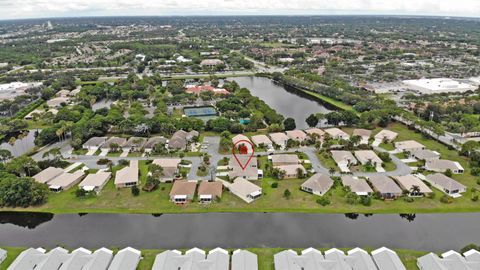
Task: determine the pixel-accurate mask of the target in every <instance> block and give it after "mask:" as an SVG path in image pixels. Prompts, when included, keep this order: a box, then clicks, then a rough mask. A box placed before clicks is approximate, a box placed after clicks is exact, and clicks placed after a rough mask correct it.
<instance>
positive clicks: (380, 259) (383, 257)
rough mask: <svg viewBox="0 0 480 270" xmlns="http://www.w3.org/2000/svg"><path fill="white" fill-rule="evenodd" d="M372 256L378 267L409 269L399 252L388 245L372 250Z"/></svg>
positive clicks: (392, 269)
mask: <svg viewBox="0 0 480 270" xmlns="http://www.w3.org/2000/svg"><path fill="white" fill-rule="evenodd" d="M372 257H373V260H374V261H375V264H376V265H377V267H378V269H388V270H407V268H405V266H404V265H403V263H402V261H401V260H400V258H399V257H398V255H397V253H396V252H395V251H393V250H391V249H388V248H386V247H382V248H379V249H376V250H374V251H372Z"/></svg>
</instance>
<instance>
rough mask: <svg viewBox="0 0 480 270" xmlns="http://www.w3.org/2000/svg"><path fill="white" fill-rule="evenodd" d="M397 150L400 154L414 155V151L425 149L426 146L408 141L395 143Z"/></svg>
mask: <svg viewBox="0 0 480 270" xmlns="http://www.w3.org/2000/svg"><path fill="white" fill-rule="evenodd" d="M395 148H396V149H397V150H398V151H399V152H408V153H412V152H414V151H418V150H423V149H425V145H423V144H421V143H419V142H417V141H414V140H408V141H401V142H396V143H395Z"/></svg>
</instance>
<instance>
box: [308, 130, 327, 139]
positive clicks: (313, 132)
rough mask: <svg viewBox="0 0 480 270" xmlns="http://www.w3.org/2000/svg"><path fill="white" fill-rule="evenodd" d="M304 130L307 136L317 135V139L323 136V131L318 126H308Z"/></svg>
mask: <svg viewBox="0 0 480 270" xmlns="http://www.w3.org/2000/svg"><path fill="white" fill-rule="evenodd" d="M305 132H306V133H307V134H308V136H310V137H317V138H318V139H322V138H323V136H325V131H323V130H321V129H319V128H309V129H306V130H305Z"/></svg>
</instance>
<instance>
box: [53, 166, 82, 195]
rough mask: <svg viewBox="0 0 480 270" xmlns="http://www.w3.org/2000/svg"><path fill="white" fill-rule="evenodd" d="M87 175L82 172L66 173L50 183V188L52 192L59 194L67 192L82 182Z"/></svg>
mask: <svg viewBox="0 0 480 270" xmlns="http://www.w3.org/2000/svg"><path fill="white" fill-rule="evenodd" d="M84 176H85V173H84V172H83V171H82V170H78V171H75V172H73V173H67V172H64V173H63V174H61V175H59V176H57V177H55V178H54V179H53V180H51V181H49V182H48V188H49V189H50V190H52V191H55V192H59V191H62V190H67V189H70V188H71V187H73V186H74V185H76V184H78V183H80V181H82V179H83V177H84Z"/></svg>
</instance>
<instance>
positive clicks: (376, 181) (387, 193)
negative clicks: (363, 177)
mask: <svg viewBox="0 0 480 270" xmlns="http://www.w3.org/2000/svg"><path fill="white" fill-rule="evenodd" d="M369 181H370V183H371V184H372V187H373V190H374V191H375V192H379V193H380V195H381V196H382V198H383V199H386V200H389V199H390V200H391V199H395V198H397V197H400V196H402V189H401V188H399V187H398V186H397V184H395V181H393V180H392V179H391V178H389V177H387V176H385V175H372V176H370V177H369Z"/></svg>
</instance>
